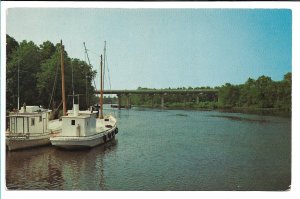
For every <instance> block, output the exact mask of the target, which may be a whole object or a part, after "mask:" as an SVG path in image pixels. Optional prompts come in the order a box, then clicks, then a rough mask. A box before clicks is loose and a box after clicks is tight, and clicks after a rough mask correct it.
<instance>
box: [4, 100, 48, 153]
mask: <svg viewBox="0 0 300 199" xmlns="http://www.w3.org/2000/svg"><path fill="white" fill-rule="evenodd" d="M50 113H51V110H47V109H43V108H41V107H39V106H23V107H22V108H21V110H20V111H17V112H12V113H10V114H9V116H7V117H8V121H7V124H8V128H7V130H6V146H7V148H8V150H9V151H12V150H17V149H25V148H30V147H36V146H42V145H50V139H49V138H50V133H51V131H50V130H49V116H50Z"/></svg>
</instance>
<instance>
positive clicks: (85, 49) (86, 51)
mask: <svg viewBox="0 0 300 199" xmlns="http://www.w3.org/2000/svg"><path fill="white" fill-rule="evenodd" d="M83 46H84V52H85V54H86V57H87V60H88V62H89V66H91V67H92V68H93V66H92V65H91V62H90V58H89V54H88V49H87V48H86V46H85V42H83ZM89 51H90V50H89ZM93 80H94V87H95V89H96V90H97V87H96V81H95V78H94V79H93Z"/></svg>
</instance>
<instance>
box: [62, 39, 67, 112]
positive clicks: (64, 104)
mask: <svg viewBox="0 0 300 199" xmlns="http://www.w3.org/2000/svg"><path fill="white" fill-rule="evenodd" d="M60 47H61V49H60V63H61V95H62V101H63V115H64V116H65V115H67V108H66V96H65V73H64V71H65V70H64V57H63V51H64V46H63V43H62V40H60Z"/></svg>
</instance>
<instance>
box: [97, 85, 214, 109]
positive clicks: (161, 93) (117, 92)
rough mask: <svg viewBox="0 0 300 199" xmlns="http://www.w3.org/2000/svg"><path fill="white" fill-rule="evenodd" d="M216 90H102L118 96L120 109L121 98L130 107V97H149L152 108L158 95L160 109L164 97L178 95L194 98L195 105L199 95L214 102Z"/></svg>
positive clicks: (104, 92)
mask: <svg viewBox="0 0 300 199" xmlns="http://www.w3.org/2000/svg"><path fill="white" fill-rule="evenodd" d="M218 92H219V90H218V89H138V90H104V91H103V94H115V95H117V96H118V107H119V108H120V107H121V98H122V97H126V105H125V107H126V108H129V107H131V105H130V95H136V94H138V95H150V96H152V106H153V96H154V95H159V96H160V99H161V107H162V108H163V107H164V102H165V96H167V95H174V94H180V95H183V96H185V98H184V100H186V97H194V98H195V99H196V103H199V98H200V96H201V95H210V96H212V98H213V99H214V100H217V98H218ZM95 93H96V94H100V91H99V90H96V91H95Z"/></svg>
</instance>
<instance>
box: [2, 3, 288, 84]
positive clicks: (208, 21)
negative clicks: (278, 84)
mask: <svg viewBox="0 0 300 199" xmlns="http://www.w3.org/2000/svg"><path fill="white" fill-rule="evenodd" d="M6 22H7V29H6V31H7V34H9V35H10V36H12V37H13V38H15V39H16V40H17V41H18V42H21V41H22V40H29V41H33V42H34V43H36V44H38V45H40V44H42V43H43V42H44V41H47V40H49V41H50V42H52V43H58V42H59V41H60V39H62V40H63V42H64V45H65V49H66V51H67V52H68V54H69V56H70V57H72V58H79V59H81V60H86V56H85V54H84V46H83V42H85V43H86V46H87V48H88V53H89V56H90V59H91V64H92V65H93V67H94V70H97V71H99V64H100V61H99V60H100V58H99V56H100V54H101V53H103V48H104V41H105V40H106V41H107V61H108V62H107V64H108V67H109V70H110V78H111V86H112V89H136V88H138V87H139V86H141V87H150V88H167V87H183V86H185V87H188V86H192V87H197V86H199V87H201V86H211V87H214V86H220V85H223V84H225V83H227V82H230V83H232V84H241V83H244V82H245V80H246V79H248V78H249V77H250V78H254V79H256V78H258V77H259V76H261V75H266V76H269V77H271V78H272V80H275V81H278V80H282V79H283V76H284V75H285V74H286V73H287V72H291V71H292V12H291V10H289V9H107V8H106V9H95V8H91V9H87V8H86V9H83V8H77V9H74V8H10V9H8V11H7V21H6ZM96 82H97V83H98V82H99V80H98V79H96ZM106 86H108V85H106Z"/></svg>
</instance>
